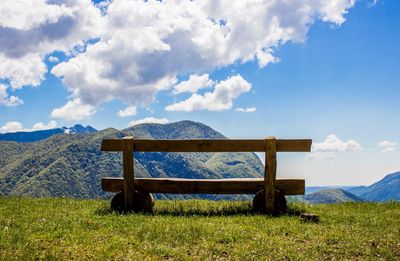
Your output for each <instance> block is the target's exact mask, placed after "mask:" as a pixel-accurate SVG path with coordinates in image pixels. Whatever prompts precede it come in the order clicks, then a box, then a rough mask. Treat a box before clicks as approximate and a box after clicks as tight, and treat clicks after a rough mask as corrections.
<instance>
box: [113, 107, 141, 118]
mask: <svg viewBox="0 0 400 261" xmlns="http://www.w3.org/2000/svg"><path fill="white" fill-rule="evenodd" d="M136 113H137V108H136V106H129V107H126V108H125V109H124V110H119V111H118V113H117V114H118V116H119V117H129V116H134V115H136Z"/></svg>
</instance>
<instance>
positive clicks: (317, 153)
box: [307, 134, 362, 159]
mask: <svg viewBox="0 0 400 261" xmlns="http://www.w3.org/2000/svg"><path fill="white" fill-rule="evenodd" d="M360 150H362V147H361V144H360V143H359V142H357V141H355V140H348V141H342V140H341V139H339V138H338V137H337V136H336V135H334V134H331V135H328V137H326V139H325V141H323V142H320V143H314V144H313V145H312V150H311V153H310V154H309V155H308V156H307V158H308V159H333V158H335V157H336V153H337V152H351V151H360Z"/></svg>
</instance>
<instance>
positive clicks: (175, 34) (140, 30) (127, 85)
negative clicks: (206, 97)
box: [52, 0, 354, 109]
mask: <svg viewBox="0 0 400 261" xmlns="http://www.w3.org/2000/svg"><path fill="white" fill-rule="evenodd" d="M353 4H354V1H350V0H337V1H325V0H308V1H307V0H306V1H286V2H283V1H255V2H248V1H218V2H217V1H182V2H176V1H163V2H162V1H126V0H120V1H114V2H111V3H110V4H108V5H107V6H106V8H104V11H103V12H104V16H103V28H102V31H101V33H100V34H99V39H100V40H99V41H98V42H96V43H94V44H93V45H90V46H88V47H87V49H86V51H85V52H82V53H80V54H78V55H77V56H76V57H74V58H73V59H70V60H69V61H66V62H63V63H60V64H58V65H57V66H56V67H54V68H53V70H52V73H53V74H55V75H56V76H58V77H62V78H63V79H64V83H65V85H66V86H67V88H68V89H69V90H70V91H71V93H72V94H73V97H74V98H80V99H81V100H82V101H83V102H85V103H88V104H92V105H97V104H98V103H100V102H103V101H107V100H111V99H114V98H118V99H121V100H123V101H125V102H127V103H129V104H133V105H135V106H139V105H143V106H146V105H148V104H149V103H151V102H152V101H153V100H154V97H155V94H156V93H157V92H159V91H161V90H170V89H171V88H172V87H173V86H174V85H175V88H174V89H173V91H174V92H175V93H180V92H183V91H185V90H188V91H192V92H195V89H196V90H198V88H200V87H202V86H199V84H194V83H193V81H194V80H193V79H192V81H191V80H190V78H189V80H188V83H186V85H185V84H183V83H182V84H183V85H179V83H178V84H177V85H176V79H177V77H178V76H179V75H187V74H188V73H193V72H194V73H195V74H197V75H198V76H200V75H203V77H204V74H201V73H202V72H206V71H209V70H214V69H216V68H220V67H223V66H227V65H231V64H234V63H236V62H239V63H244V62H248V61H253V60H257V61H258V63H259V65H260V66H261V67H262V66H266V65H267V64H268V63H272V62H277V61H278V58H276V57H274V55H273V50H274V49H275V48H277V47H278V46H279V45H280V44H283V43H285V42H288V41H293V42H304V41H305V39H306V34H307V32H308V28H309V26H310V25H311V24H312V23H313V21H314V20H315V19H317V18H320V19H322V20H324V21H327V22H331V23H334V24H337V25H340V24H341V23H343V22H344V15H345V13H346V12H347V10H348V9H349V8H350V7H352V6H353ZM227 6H229V8H226V7H227ZM254 21H257V22H254ZM204 79H205V77H204V78H203V80H204ZM200 85H204V84H200ZM206 85H207V83H206ZM194 100H202V98H201V96H199V95H195V96H193V98H192V101H194ZM200 103H202V102H200ZM169 108H170V109H172V108H174V107H169Z"/></svg>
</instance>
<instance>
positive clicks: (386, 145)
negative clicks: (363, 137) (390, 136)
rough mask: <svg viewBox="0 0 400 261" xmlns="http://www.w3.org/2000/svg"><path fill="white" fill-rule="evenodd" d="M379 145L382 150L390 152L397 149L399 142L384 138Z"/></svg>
mask: <svg viewBox="0 0 400 261" xmlns="http://www.w3.org/2000/svg"><path fill="white" fill-rule="evenodd" d="M378 147H379V148H381V149H382V152H389V151H394V150H396V147H397V142H392V141H388V140H383V141H381V142H379V143H378Z"/></svg>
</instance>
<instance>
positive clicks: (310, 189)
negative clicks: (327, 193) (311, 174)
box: [305, 186, 357, 195]
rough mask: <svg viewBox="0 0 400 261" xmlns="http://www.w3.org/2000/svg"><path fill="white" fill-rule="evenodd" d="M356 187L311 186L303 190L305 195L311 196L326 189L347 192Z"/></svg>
mask: <svg viewBox="0 0 400 261" xmlns="http://www.w3.org/2000/svg"><path fill="white" fill-rule="evenodd" d="M355 187H357V186H311V187H306V188H305V194H306V195H307V194H311V193H314V192H317V191H321V190H326V189H343V190H346V191H349V190H350V189H352V188H355Z"/></svg>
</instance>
